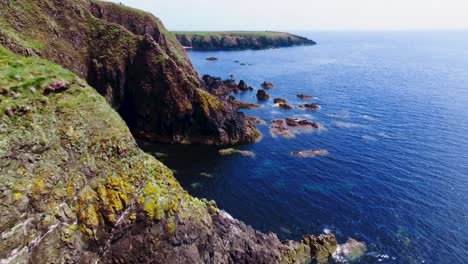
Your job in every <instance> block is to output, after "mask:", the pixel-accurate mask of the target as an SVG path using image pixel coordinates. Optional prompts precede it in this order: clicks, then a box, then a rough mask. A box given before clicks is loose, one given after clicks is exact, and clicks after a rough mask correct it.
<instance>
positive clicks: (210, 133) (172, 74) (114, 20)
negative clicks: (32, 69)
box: [0, 0, 260, 144]
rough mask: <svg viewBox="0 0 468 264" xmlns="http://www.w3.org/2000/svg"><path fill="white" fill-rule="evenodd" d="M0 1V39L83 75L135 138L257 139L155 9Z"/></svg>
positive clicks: (84, 0)
mask: <svg viewBox="0 0 468 264" xmlns="http://www.w3.org/2000/svg"><path fill="white" fill-rule="evenodd" d="M0 6H1V8H0V44H2V45H3V46H5V47H6V48H8V49H10V50H12V51H14V52H17V53H19V54H22V55H26V56H31V55H36V56H40V57H44V58H48V59H50V60H52V61H54V62H56V63H58V64H60V65H62V66H64V67H65V68H67V69H70V70H72V71H73V72H74V73H76V74H78V75H79V76H80V77H82V78H84V79H86V80H87V81H88V82H89V84H90V85H91V86H92V87H94V88H95V89H96V90H97V91H98V92H99V93H100V94H101V95H104V96H105V97H106V99H107V101H108V102H109V103H110V104H111V105H112V107H113V108H114V109H116V110H117V111H118V112H119V113H120V114H121V116H122V117H123V118H124V120H125V121H126V122H127V124H128V125H129V126H130V128H131V129H132V131H134V132H135V134H136V135H141V136H144V137H147V138H149V139H155V140H159V141H164V142H193V143H205V144H233V143H238V142H252V141H255V140H256V139H257V138H259V136H260V135H259V132H258V131H257V129H256V127H255V125H254V124H253V122H252V121H251V120H250V119H249V118H248V117H246V116H244V115H243V114H242V113H238V112H237V111H236V110H235V109H234V108H232V107H231V106H230V105H229V104H228V103H226V102H225V101H223V100H220V99H219V98H216V97H214V96H212V95H211V94H209V93H207V92H206V91H205V90H204V87H203V84H202V83H201V81H200V79H199V77H198V75H197V73H196V71H195V70H194V69H193V67H192V65H191V63H190V61H189V59H188V58H187V56H186V54H185V52H184V51H183V49H182V48H181V46H180V44H179V43H178V42H177V40H176V38H175V37H174V36H173V35H172V34H171V33H169V32H167V30H166V29H165V28H164V26H163V25H162V23H161V22H160V21H159V20H158V19H157V18H156V17H154V16H152V15H151V14H148V13H145V12H142V11H139V10H135V9H131V8H128V7H125V6H121V5H116V4H112V3H106V2H99V1H89V0H78V1H71V0H63V1H59V0H45V1H26V0H18V1H11V0H3V1H1V2H0Z"/></svg>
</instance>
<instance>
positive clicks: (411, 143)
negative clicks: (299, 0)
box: [141, 31, 468, 263]
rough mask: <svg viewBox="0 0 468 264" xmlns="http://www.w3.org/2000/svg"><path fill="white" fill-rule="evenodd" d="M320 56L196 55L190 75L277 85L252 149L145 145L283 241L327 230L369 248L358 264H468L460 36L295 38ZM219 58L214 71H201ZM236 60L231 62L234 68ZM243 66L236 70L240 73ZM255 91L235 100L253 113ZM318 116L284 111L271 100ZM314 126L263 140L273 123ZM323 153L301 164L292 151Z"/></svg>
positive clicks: (189, 183)
mask: <svg viewBox="0 0 468 264" xmlns="http://www.w3.org/2000/svg"><path fill="white" fill-rule="evenodd" d="M298 33H299V34H301V35H304V36H307V37H309V38H310V39H313V40H315V41H316V42H317V43H318V45H316V46H303V47H292V48H281V49H271V50H261V51H231V52H221V51H220V52H196V51H190V52H189V56H190V58H191V59H192V62H193V64H194V66H195V68H196V69H197V71H198V72H199V74H200V75H203V74H210V75H214V76H219V77H222V78H229V75H231V74H233V75H234V79H236V80H237V81H239V80H244V81H246V82H247V83H248V84H250V85H252V86H253V87H255V88H256V90H257V89H258V88H260V84H261V83H262V82H263V81H270V82H272V83H274V84H275V87H274V88H273V89H271V90H269V91H268V92H269V93H270V95H271V99H270V100H269V101H267V102H258V103H259V104H260V105H261V106H262V107H261V108H260V109H254V110H242V111H243V112H245V113H246V114H247V115H252V116H257V117H260V118H262V119H264V120H265V121H267V125H259V129H260V131H261V132H262V134H263V138H262V140H261V141H260V142H258V143H255V144H248V145H240V146H236V147H237V148H238V149H241V150H249V151H252V152H254V153H255V157H248V156H242V155H230V156H221V155H219V153H218V150H219V149H220V148H218V147H207V146H196V145H164V144H151V143H148V142H142V143H141V144H142V146H143V148H144V149H146V150H147V151H149V152H151V153H154V154H155V155H156V156H157V157H158V158H159V159H160V160H162V161H163V162H165V164H167V165H168V166H169V167H170V168H171V169H173V170H174V171H175V175H176V177H177V178H178V179H179V180H180V182H181V184H182V185H183V187H184V188H185V189H186V190H188V192H189V193H191V194H192V195H194V196H196V197H200V198H202V197H205V198H207V199H210V200H211V199H213V200H215V201H216V203H217V204H218V206H219V207H220V208H222V209H224V210H226V211H227V212H228V213H230V214H231V215H232V216H233V217H235V218H238V219H240V220H242V221H244V222H245V223H246V224H248V225H251V226H252V227H254V228H256V229H258V230H261V231H263V232H269V231H272V232H275V233H277V234H278V235H279V237H280V238H281V239H300V238H301V237H302V236H303V235H306V234H318V233H322V232H324V230H325V231H327V230H329V231H331V232H333V233H334V234H335V235H336V236H337V239H338V241H339V243H340V244H341V243H345V242H346V241H347V240H348V238H354V239H356V240H358V241H362V242H364V243H365V244H366V245H367V251H366V253H365V254H364V255H363V256H362V257H361V258H359V259H358V260H354V261H352V262H354V263H468V32H466V31H451V32H298ZM210 56H215V57H217V58H219V60H218V61H214V62H213V61H207V60H206V58H207V57H210ZM234 61H239V62H240V63H236V62H234ZM241 63H245V65H241ZM255 93H256V91H253V92H249V91H247V92H244V93H241V94H237V95H235V96H236V97H237V98H239V99H240V100H242V101H246V102H252V103H257V100H256V97H255ZM299 93H305V94H310V95H313V96H315V97H316V99H314V100H311V101H310V102H314V103H317V104H319V105H320V106H321V109H320V110H319V111H315V112H314V111H310V110H300V109H297V108H295V109H292V110H284V109H279V108H277V107H275V106H274V105H273V102H272V101H273V100H272V99H273V98H276V97H280V98H284V99H286V100H288V101H289V102H290V103H291V104H292V105H294V106H297V105H298V104H301V103H304V101H303V100H300V99H299V98H297V97H296V94H299ZM285 117H299V118H304V119H308V120H313V121H315V122H318V123H320V124H321V125H322V126H323V128H322V129H320V130H318V131H315V132H309V133H300V134H297V135H296V136H295V137H294V138H283V137H276V138H275V137H272V136H271V135H270V132H269V125H270V122H271V120H273V119H276V118H285ZM311 149H324V150H327V151H328V155H326V156H315V157H310V158H300V157H295V156H293V155H291V152H293V151H300V150H311Z"/></svg>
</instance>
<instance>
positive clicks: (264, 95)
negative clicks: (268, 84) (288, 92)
mask: <svg viewBox="0 0 468 264" xmlns="http://www.w3.org/2000/svg"><path fill="white" fill-rule="evenodd" d="M269 98H270V95H269V94H268V93H267V92H266V91H265V90H262V89H260V90H258V91H257V100H259V101H265V100H268V99H269Z"/></svg>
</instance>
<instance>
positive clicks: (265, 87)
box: [262, 81, 275, 89]
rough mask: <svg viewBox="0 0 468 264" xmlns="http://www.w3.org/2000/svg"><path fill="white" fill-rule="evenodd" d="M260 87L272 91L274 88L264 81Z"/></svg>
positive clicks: (271, 84)
mask: <svg viewBox="0 0 468 264" xmlns="http://www.w3.org/2000/svg"><path fill="white" fill-rule="evenodd" d="M262 87H263V89H272V88H273V87H275V86H274V85H273V83H271V82H267V81H264V82H263V83H262Z"/></svg>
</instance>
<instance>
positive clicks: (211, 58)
mask: <svg viewBox="0 0 468 264" xmlns="http://www.w3.org/2000/svg"><path fill="white" fill-rule="evenodd" d="M206 60H207V61H217V60H218V58H216V57H208V58H206Z"/></svg>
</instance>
